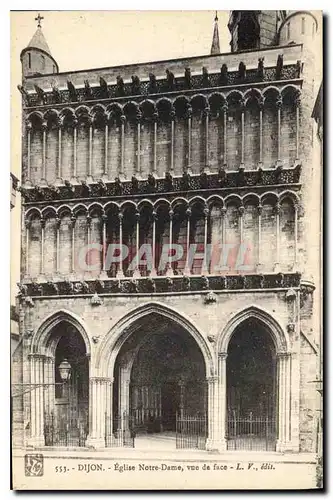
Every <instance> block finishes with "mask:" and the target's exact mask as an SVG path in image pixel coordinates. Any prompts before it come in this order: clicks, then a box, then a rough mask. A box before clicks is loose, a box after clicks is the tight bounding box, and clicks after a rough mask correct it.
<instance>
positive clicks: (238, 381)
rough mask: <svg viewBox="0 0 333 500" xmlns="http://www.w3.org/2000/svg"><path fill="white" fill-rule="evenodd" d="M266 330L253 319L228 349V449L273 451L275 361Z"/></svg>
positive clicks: (239, 330) (238, 331)
mask: <svg viewBox="0 0 333 500" xmlns="http://www.w3.org/2000/svg"><path fill="white" fill-rule="evenodd" d="M276 358H277V357H276V350H275V345H274V342H273V339H272V337H271V335H270V332H269V330H268V329H267V328H266V327H265V326H264V325H263V324H262V323H261V322H260V321H257V320H256V319H255V318H251V319H248V320H246V321H244V322H243V323H241V324H240V325H239V326H238V327H236V329H235V330H234V332H233V334H232V336H231V338H230V341H229V345H228V356H227V363H226V375H227V448H228V449H229V450H255V451H275V449H276V440H277V422H278V418H277V416H278V383H277V363H276V361H277V359H276Z"/></svg>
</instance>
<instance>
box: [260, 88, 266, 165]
mask: <svg viewBox="0 0 333 500" xmlns="http://www.w3.org/2000/svg"><path fill="white" fill-rule="evenodd" d="M264 106H265V98H264V97H263V96H262V97H261V98H260V101H259V164H258V167H259V168H262V166H263V163H262V150H263V148H262V113H263V109H264Z"/></svg>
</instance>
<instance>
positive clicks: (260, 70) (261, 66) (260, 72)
mask: <svg viewBox="0 0 333 500" xmlns="http://www.w3.org/2000/svg"><path fill="white" fill-rule="evenodd" d="M264 60H265V58H264V57H259V59H258V77H259V78H260V80H262V79H263V78H264Z"/></svg>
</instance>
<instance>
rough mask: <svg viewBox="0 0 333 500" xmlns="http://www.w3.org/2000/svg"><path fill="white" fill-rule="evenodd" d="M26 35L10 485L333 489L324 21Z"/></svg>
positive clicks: (209, 21)
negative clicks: (327, 387) (327, 470)
mask: <svg viewBox="0 0 333 500" xmlns="http://www.w3.org/2000/svg"><path fill="white" fill-rule="evenodd" d="M219 5H220V6H221V5H222V4H219ZM10 22H11V49H10V50H11V56H10V57H11V61H10V63H11V138H12V141H11V165H10V189H11V193H10V194H11V197H10V217H11V263H10V266H11V293H10V297H11V306H10V338H11V353H10V357H11V460H12V488H13V489H14V490H92V489H93V490H172V489H176V490H194V489H195V490H212V489H214V490H251V489H252V490H262V489H265V490H274V489H282V490H309V489H321V488H323V347H322V346H323V334H322V331H323V317H322V316H323V314H322V295H323V284H322V203H323V202H322V198H323V194H322V191H323V49H322V45H323V20H322V11H308V10H304V11H300V10H230V11H223V10H218V11H212V10H206V11H204V10H202V11H198V10H196V11H194V10H193V11H185V10H182V11H163V12H162V11H133V10H132V11H130V10H129V11H116V10H114V11H112V10H108V11H93V10H91V11H89V10H82V11H80V10H77V11H74V10H73V11H65V10H50V11H46V10H44V11H42V10H41V11H34V10H26V11H23V10H22V11H11V13H10ZM7 175H8V174H7Z"/></svg>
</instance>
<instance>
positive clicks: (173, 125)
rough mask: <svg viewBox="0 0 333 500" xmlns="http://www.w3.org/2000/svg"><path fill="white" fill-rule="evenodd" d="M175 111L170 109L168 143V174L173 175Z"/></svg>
mask: <svg viewBox="0 0 333 500" xmlns="http://www.w3.org/2000/svg"><path fill="white" fill-rule="evenodd" d="M175 116H176V114H175V111H174V110H173V109H172V110H171V112H170V120H171V141H170V149H171V151H170V172H171V173H172V174H173V170H174V154H175V152H174V149H175Z"/></svg>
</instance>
